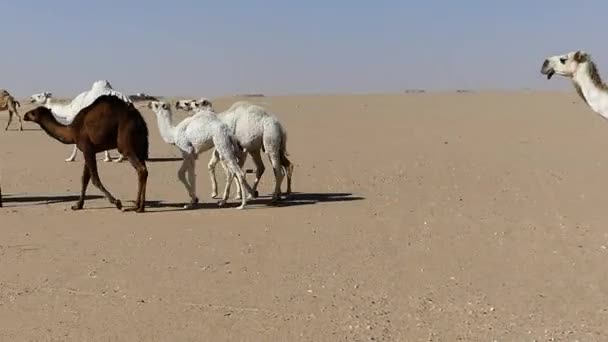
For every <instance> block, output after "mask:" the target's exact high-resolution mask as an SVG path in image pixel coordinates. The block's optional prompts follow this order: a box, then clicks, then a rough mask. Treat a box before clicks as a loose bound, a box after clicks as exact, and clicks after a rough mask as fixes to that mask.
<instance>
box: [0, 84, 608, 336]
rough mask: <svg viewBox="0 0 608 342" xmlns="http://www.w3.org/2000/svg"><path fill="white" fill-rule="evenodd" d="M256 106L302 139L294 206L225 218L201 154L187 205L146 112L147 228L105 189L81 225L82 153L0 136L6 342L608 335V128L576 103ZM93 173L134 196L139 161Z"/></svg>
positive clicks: (287, 102)
mask: <svg viewBox="0 0 608 342" xmlns="http://www.w3.org/2000/svg"><path fill="white" fill-rule="evenodd" d="M232 101H234V98H229V99H215V105H216V107H217V108H218V109H225V108H226V107H227V106H228V105H229V104H230V103H232ZM255 101H263V102H265V103H266V104H267V105H268V106H269V108H271V109H272V110H273V111H274V112H276V113H277V115H278V116H279V117H280V118H281V120H282V121H283V122H284V124H285V126H286V127H287V129H288V132H289V144H288V149H289V152H290V155H291V159H292V160H293V161H294V162H295V164H296V169H295V174H294V191H296V192H297V193H295V194H294V195H293V197H292V198H291V199H290V200H287V201H285V203H284V204H283V205H282V206H279V207H273V206H269V205H268V198H263V199H261V200H257V201H254V202H252V203H251V205H250V207H249V208H248V209H247V210H245V211H238V210H235V209H233V208H223V209H219V208H216V206H215V200H211V199H210V198H209V193H210V183H209V179H208V176H207V170H206V164H207V161H208V158H209V153H206V154H203V155H202V156H201V158H200V159H199V162H198V164H197V166H198V170H199V172H198V188H199V197H201V199H204V202H205V203H204V204H203V205H201V206H200V208H197V209H196V210H190V211H186V210H183V209H181V205H182V204H183V203H184V202H185V201H186V200H187V195H186V192H185V190H184V189H183V187H182V185H181V184H180V183H179V182H178V181H177V179H176V171H177V167H178V165H179V161H177V160H176V157H178V156H179V154H178V152H177V151H176V149H175V148H174V147H172V146H169V145H166V144H164V143H163V142H162V140H161V139H160V137H159V134H158V130H157V126H156V122H155V120H154V117H153V114H152V113H151V112H150V111H148V110H147V109H142V113H143V114H144V116H145V117H146V119H147V121H148V125H149V128H150V132H151V147H150V151H151V157H152V158H154V161H152V162H150V163H149V164H148V165H149V170H150V179H149V183H148V200H149V201H150V204H151V207H150V208H149V209H148V212H147V213H145V214H140V215H138V214H135V213H122V212H119V211H117V210H116V209H114V208H112V207H111V206H110V205H109V203H108V202H107V201H106V200H105V199H103V198H101V197H100V196H99V195H100V193H99V191H98V190H97V189H95V188H93V187H92V186H90V187H89V194H90V195H91V196H92V199H90V200H88V201H87V202H86V203H85V209H86V210H83V211H80V212H72V211H71V210H69V207H70V206H71V205H72V202H73V201H74V200H75V198H76V194H77V193H78V190H79V186H80V185H79V181H80V180H79V179H80V174H81V168H82V155H81V154H79V155H78V159H77V162H75V163H66V162H64V161H63V160H64V159H65V158H66V157H67V156H68V155H69V153H70V151H71V146H64V145H61V144H60V143H59V142H56V141H54V140H51V139H50V138H48V137H47V136H46V134H45V133H44V132H42V131H40V130H38V129H37V127H35V126H34V125H32V124H30V123H27V124H26V128H27V130H26V131H24V132H19V131H15V130H11V131H8V132H4V131H2V132H0V158H1V159H0V160H1V161H2V169H1V172H2V180H1V181H2V190H3V192H4V195H5V206H6V207H5V208H3V209H0V227H1V230H0V340H1V341H577V340H578V341H606V340H608V323H606V322H608V230H607V229H606V227H607V223H608V210H607V209H606V208H607V206H608V191H607V189H608V177H606V175H607V174H608V153H605V151H604V148H605V147H606V146H608V123H607V122H605V121H603V120H602V119H601V118H600V117H599V116H597V115H594V114H593V113H592V112H591V111H590V110H589V109H588V108H587V107H586V106H585V105H584V104H582V103H581V101H580V100H579V99H578V98H577V97H576V96H575V94H574V92H573V91H571V92H567V93H550V92H547V93H543V92H536V93H535V92H518V93H508V92H503V93H498V92H481V93H467V94H457V93H436V94H431V93H427V94H404V95H370V96H301V97H275V98H262V99H256V100H255ZM23 102H24V101H22V103H23ZM142 107H143V105H142ZM28 108H29V106H26V105H24V107H23V108H22V109H21V112H22V113H23V112H24V111H25V110H26V109H28ZM180 116H183V114H180ZM6 118H7V115H6V113H5V112H3V113H1V114H0V120H1V122H6V121H5V120H6ZM16 127H17V126H16V125H15V126H13V127H12V128H13V129H14V128H16ZM113 155H114V156H116V152H115V151H114V152H113ZM98 158H99V159H101V158H102V155H101V154H100V155H98ZM266 160H267V159H265V162H266ZM266 164H267V165H269V163H268V162H266ZM248 167H251V164H250V162H248ZM218 171H220V172H218V175H220V180H221V183H220V186H221V184H222V183H223V173H222V172H221V168H218ZM100 174H101V179H102V181H104V183H105V185H106V186H107V187H108V188H109V190H110V191H112V192H113V193H114V194H115V195H116V196H117V197H118V198H120V199H123V201H124V200H132V199H133V198H134V196H135V192H136V183H135V180H136V176H135V172H134V170H133V169H132V168H131V167H130V165H129V164H128V163H122V164H113V163H103V162H101V161H100ZM248 177H249V178H248V179H249V180H252V176H251V175H249V176H248ZM272 186H273V177H272V173H271V171H270V170H269V171H267V173H266V174H265V175H264V177H263V179H262V183H261V192H262V193H263V194H264V195H268V194H269V193H270V191H271V189H272ZM232 202H234V201H232Z"/></svg>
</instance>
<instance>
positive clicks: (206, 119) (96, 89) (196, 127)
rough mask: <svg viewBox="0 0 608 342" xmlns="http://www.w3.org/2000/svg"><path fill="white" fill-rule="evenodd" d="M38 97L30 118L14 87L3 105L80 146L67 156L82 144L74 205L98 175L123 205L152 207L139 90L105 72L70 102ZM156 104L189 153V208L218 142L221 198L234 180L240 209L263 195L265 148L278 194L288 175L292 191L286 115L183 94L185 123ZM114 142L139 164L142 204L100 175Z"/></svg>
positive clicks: (184, 177) (165, 135) (167, 129)
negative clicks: (117, 86)
mask: <svg viewBox="0 0 608 342" xmlns="http://www.w3.org/2000/svg"><path fill="white" fill-rule="evenodd" d="M30 101H31V102H32V103H36V104H39V106H38V107H36V108H34V109H32V110H30V111H28V112H27V113H25V114H24V115H23V120H22V119H21V116H19V113H18V111H17V108H18V107H19V106H20V104H19V102H18V101H17V100H15V98H14V97H13V96H12V95H10V93H9V92H8V91H6V90H2V91H0V110H8V111H9V113H10V114H9V122H8V124H7V126H6V129H8V127H9V126H10V123H11V121H12V118H13V116H16V117H17V118H18V120H19V129H20V130H23V122H22V121H30V122H33V123H36V124H38V125H39V126H40V127H41V128H42V129H43V130H44V131H45V132H46V134H48V135H49V136H50V137H52V138H55V139H56V140H58V141H60V142H61V143H64V144H73V145H74V150H73V152H72V154H71V155H70V157H69V158H68V159H66V161H73V160H75V157H76V153H77V152H76V151H78V150H80V151H82V153H83V156H84V168H83V171H82V185H81V192H80V197H79V199H78V202H77V203H76V204H74V205H73V206H72V209H73V210H79V209H82V208H83V205H84V199H85V194H86V189H87V186H88V184H89V182H92V183H93V185H94V186H95V187H97V188H98V189H99V190H100V191H101V192H102V193H103V194H104V195H105V197H106V198H107V199H108V200H109V201H110V203H111V204H113V205H114V206H116V208H118V209H120V210H123V211H135V212H144V210H145V201H146V185H147V179H148V170H147V167H146V161H147V160H148V156H149V151H148V149H149V142H148V126H147V123H146V121H145V119H144V118H143V116H142V115H141V113H140V111H139V110H138V109H137V108H136V107H135V105H134V103H133V101H132V98H130V97H127V96H124V95H123V94H121V93H120V92H118V91H116V90H114V89H113V88H112V86H111V85H110V83H109V82H108V81H106V80H101V81H97V82H94V83H93V86H92V87H91V89H90V90H87V91H84V92H82V93H80V94H79V95H78V96H76V97H75V98H74V99H73V100H72V101H71V102H70V103H68V104H61V103H54V102H52V94H51V93H49V92H44V93H40V94H35V95H32V96H30ZM148 108H150V109H151V110H152V111H153V112H154V114H155V116H156V121H157V125H158V129H159V132H160V134H161V137H162V139H163V140H164V141H165V142H166V143H168V144H172V145H174V146H176V147H177V148H178V149H179V150H180V152H181V154H182V164H181V166H180V168H179V170H178V178H179V180H180V181H181V182H182V183H183V185H184V187H185V188H186V191H187V192H188V195H189V197H190V199H189V201H188V203H187V204H185V205H184V207H185V208H191V207H193V206H194V205H195V204H197V203H198V202H199V199H198V197H197V194H196V173H195V163H196V160H197V157H198V155H199V154H201V153H202V152H205V151H208V150H211V149H213V153H212V156H211V160H210V161H209V164H208V167H209V174H210V177H211V182H212V183H211V184H212V194H211V196H212V197H213V198H216V197H217V196H218V193H217V182H216V177H215V167H216V165H217V163H220V164H221V165H222V167H223V168H224V171H225V174H226V185H225V188H224V193H223V195H222V198H221V200H220V201H219V203H218V204H219V205H220V206H222V205H224V204H226V201H227V199H228V197H229V195H230V187H231V184H232V182H233V181H234V180H236V184H237V195H236V198H237V199H240V200H241V205H240V206H238V209H243V208H245V206H246V204H247V200H248V199H250V198H256V197H258V191H257V190H256V189H257V186H258V183H259V181H260V178H261V176H262V174H263V173H264V171H265V166H264V163H263V161H262V155H261V154H262V153H265V154H266V155H267V156H268V159H269V160H270V163H271V165H272V169H273V172H274V176H275V188H274V192H273V195H272V201H273V202H276V201H279V200H280V199H281V195H282V193H281V185H282V183H283V179H284V178H285V176H286V178H287V189H286V192H285V194H290V193H291V177H292V174H293V169H294V166H293V164H292V163H291V161H290V160H289V159H288V158H287V132H286V130H285V128H284V127H283V125H282V124H281V123H280V122H279V120H278V118H277V117H276V116H275V115H272V114H271V113H269V112H268V110H266V109H265V108H264V107H262V106H260V105H257V104H254V103H251V102H248V101H238V102H236V103H234V104H233V105H232V106H231V107H230V108H229V109H228V110H226V111H224V112H221V113H217V112H216V111H215V109H214V107H213V105H212V103H211V102H210V101H209V100H207V99H205V98H201V99H199V100H179V101H177V102H176V103H175V108H176V109H182V110H186V111H189V112H191V113H192V114H191V115H189V116H188V117H186V118H185V119H184V120H182V121H181V122H179V123H177V124H174V122H173V112H172V108H171V105H170V104H169V103H166V102H163V101H158V100H156V99H153V100H150V101H149V102H148ZM112 149H117V150H118V152H119V154H120V156H119V158H118V159H117V160H115V161H117V162H118V161H121V160H123V159H125V158H126V159H127V160H128V161H129V162H130V163H131V165H132V166H133V168H134V169H135V170H136V172H137V178H138V189H137V198H136V200H135V206H134V207H131V208H123V206H122V202H121V201H120V200H119V199H116V198H115V197H114V196H113V195H112V194H111V193H110V192H109V191H108V190H107V189H106V188H105V187H104V185H103V184H102V182H101V180H100V179H99V174H98V170H97V159H96V154H97V153H99V152H105V154H106V158H105V161H111V160H112V158H111V157H110V155H109V150H112ZM247 155H250V156H251V158H252V159H253V162H254V164H255V167H256V171H255V181H254V183H253V185H252V186H250V185H249V184H248V183H247V180H246V178H245V172H244V171H243V166H244V163H245V161H246V159H247ZM1 205H2V195H1V192H0V206H1Z"/></svg>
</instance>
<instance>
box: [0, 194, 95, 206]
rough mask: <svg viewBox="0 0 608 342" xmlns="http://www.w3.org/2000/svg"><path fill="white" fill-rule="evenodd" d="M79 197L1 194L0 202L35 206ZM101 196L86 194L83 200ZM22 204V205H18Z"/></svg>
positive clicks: (70, 200) (71, 200)
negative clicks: (0, 200) (0, 199)
mask: <svg viewBox="0 0 608 342" xmlns="http://www.w3.org/2000/svg"><path fill="white" fill-rule="evenodd" d="M79 198H80V196H79V195H40V196H36V195H29V196H15V195H6V194H2V202H4V203H16V204H17V205H18V206H25V205H29V206H36V205H48V204H56V203H65V202H76V201H77V200H78V199H79ZM99 198H103V196H99V195H86V196H85V200H92V199H99ZM19 204H22V205H19Z"/></svg>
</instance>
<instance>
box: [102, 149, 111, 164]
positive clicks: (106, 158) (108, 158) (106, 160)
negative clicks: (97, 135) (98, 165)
mask: <svg viewBox="0 0 608 342" xmlns="http://www.w3.org/2000/svg"><path fill="white" fill-rule="evenodd" d="M103 153H104V154H105V156H106V157H105V158H104V160H103V161H104V162H111V161H112V157H111V156H110V151H108V150H105V151H103Z"/></svg>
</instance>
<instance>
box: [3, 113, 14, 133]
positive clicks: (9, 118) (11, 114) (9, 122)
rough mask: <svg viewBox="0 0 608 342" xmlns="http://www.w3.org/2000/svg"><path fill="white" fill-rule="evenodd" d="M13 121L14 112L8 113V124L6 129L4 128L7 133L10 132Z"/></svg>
mask: <svg viewBox="0 0 608 342" xmlns="http://www.w3.org/2000/svg"><path fill="white" fill-rule="evenodd" d="M11 121H13V112H12V111H10V110H9V111H8V122H7V123H6V127H5V128H4V130H5V131H8V126H10V125H11Z"/></svg>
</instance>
